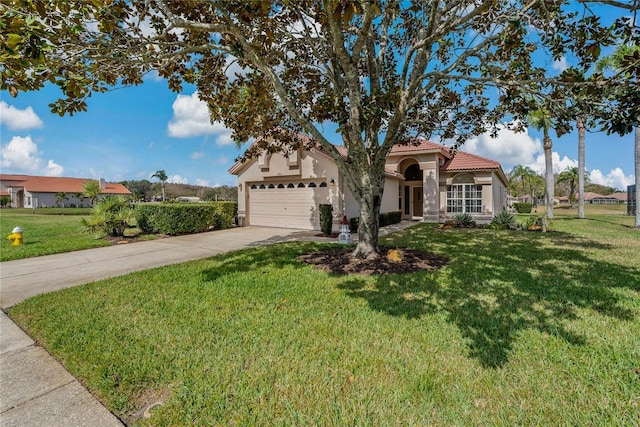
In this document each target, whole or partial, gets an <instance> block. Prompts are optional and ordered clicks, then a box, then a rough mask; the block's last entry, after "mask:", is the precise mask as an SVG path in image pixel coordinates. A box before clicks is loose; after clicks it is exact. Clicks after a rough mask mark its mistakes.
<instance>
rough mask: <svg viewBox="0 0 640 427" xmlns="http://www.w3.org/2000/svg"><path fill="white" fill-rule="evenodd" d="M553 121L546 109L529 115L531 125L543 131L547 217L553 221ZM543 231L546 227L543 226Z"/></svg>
mask: <svg viewBox="0 0 640 427" xmlns="http://www.w3.org/2000/svg"><path fill="white" fill-rule="evenodd" d="M553 123H554V122H553V120H552V118H551V114H550V113H549V111H548V110H546V109H544V108H540V109H538V110H536V111H532V112H531V113H529V124H530V125H531V126H533V127H534V128H535V129H537V130H539V131H540V130H541V131H542V133H543V144H542V146H543V148H544V164H545V173H544V181H545V188H546V189H545V199H546V200H545V202H546V207H547V213H546V214H545V217H546V218H548V219H553V198H554V195H553V187H554V180H553V159H552V157H551V155H552V151H551V150H552V148H553V141H551V137H550V136H549V129H551V128H552V127H553ZM543 229H545V227H544V226H543Z"/></svg>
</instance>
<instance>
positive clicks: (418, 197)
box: [413, 187, 424, 218]
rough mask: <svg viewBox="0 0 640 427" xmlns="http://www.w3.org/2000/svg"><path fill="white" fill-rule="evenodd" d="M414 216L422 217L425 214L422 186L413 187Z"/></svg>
mask: <svg viewBox="0 0 640 427" xmlns="http://www.w3.org/2000/svg"><path fill="white" fill-rule="evenodd" d="M413 216H414V217H420V218H422V217H423V216H424V210H423V204H422V187H413Z"/></svg>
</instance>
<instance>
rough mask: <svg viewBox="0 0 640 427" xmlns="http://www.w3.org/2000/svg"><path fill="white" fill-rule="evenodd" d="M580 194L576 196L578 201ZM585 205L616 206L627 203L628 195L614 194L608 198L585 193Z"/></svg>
mask: <svg viewBox="0 0 640 427" xmlns="http://www.w3.org/2000/svg"><path fill="white" fill-rule="evenodd" d="M578 197H579V194H576V200H578ZM584 201H585V203H590V204H592V205H615V204H618V203H625V202H626V201H627V193H613V194H609V195H607V196H603V195H602V194H598V193H591V192H588V191H587V192H585V193H584Z"/></svg>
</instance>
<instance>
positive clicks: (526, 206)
mask: <svg viewBox="0 0 640 427" xmlns="http://www.w3.org/2000/svg"><path fill="white" fill-rule="evenodd" d="M513 207H514V208H515V210H516V212H518V213H531V209H532V208H533V205H532V204H531V203H526V202H518V203H514V204H513Z"/></svg>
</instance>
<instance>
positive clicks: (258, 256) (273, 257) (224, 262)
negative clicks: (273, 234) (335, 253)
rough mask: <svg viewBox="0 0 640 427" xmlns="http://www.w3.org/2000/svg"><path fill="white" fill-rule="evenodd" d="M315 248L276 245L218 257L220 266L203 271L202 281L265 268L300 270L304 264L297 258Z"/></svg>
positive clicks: (309, 244) (287, 244) (305, 245)
mask: <svg viewBox="0 0 640 427" xmlns="http://www.w3.org/2000/svg"><path fill="white" fill-rule="evenodd" d="M317 247H318V245H317V244H315V243H304V244H300V243H277V244H273V245H268V246H261V247H257V248H251V249H244V250H240V251H234V252H230V253H227V254H223V255H219V256H217V257H216V260H217V261H218V262H219V263H220V265H218V266H216V268H210V269H206V270H204V271H203V272H202V276H203V280H204V281H205V282H211V281H215V280H216V279H218V278H220V277H222V276H225V275H227V274H235V273H238V272H243V271H255V270H260V269H265V268H267V267H275V268H283V267H285V266H293V267H296V268H302V267H304V264H303V263H301V262H300V261H298V260H297V258H298V256H300V255H302V254H304V253H307V252H311V251H313V250H315V249H317Z"/></svg>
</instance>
